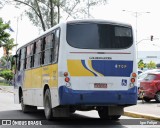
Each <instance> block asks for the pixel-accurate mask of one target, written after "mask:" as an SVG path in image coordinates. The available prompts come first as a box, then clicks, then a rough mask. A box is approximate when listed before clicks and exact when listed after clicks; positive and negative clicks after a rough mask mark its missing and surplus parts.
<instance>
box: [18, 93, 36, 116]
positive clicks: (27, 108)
mask: <svg viewBox="0 0 160 128" xmlns="http://www.w3.org/2000/svg"><path fill="white" fill-rule="evenodd" d="M21 108H22V111H23V112H24V113H27V112H33V111H36V110H37V106H30V105H26V104H24V100H23V95H22V96H21Z"/></svg>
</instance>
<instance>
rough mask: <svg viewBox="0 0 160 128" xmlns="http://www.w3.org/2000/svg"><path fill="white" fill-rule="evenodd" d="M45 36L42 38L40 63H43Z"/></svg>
mask: <svg viewBox="0 0 160 128" xmlns="http://www.w3.org/2000/svg"><path fill="white" fill-rule="evenodd" d="M45 38H46V37H44V38H43V39H42V52H41V58H42V60H41V64H42V65H43V64H44V54H45V45H46V41H45Z"/></svg>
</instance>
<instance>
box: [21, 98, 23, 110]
mask: <svg viewBox="0 0 160 128" xmlns="http://www.w3.org/2000/svg"><path fill="white" fill-rule="evenodd" d="M21 108H22V110H24V103H23V96H22V97H21Z"/></svg>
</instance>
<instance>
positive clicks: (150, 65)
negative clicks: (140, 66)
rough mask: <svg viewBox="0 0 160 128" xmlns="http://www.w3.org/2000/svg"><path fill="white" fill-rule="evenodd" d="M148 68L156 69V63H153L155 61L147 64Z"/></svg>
mask: <svg viewBox="0 0 160 128" xmlns="http://www.w3.org/2000/svg"><path fill="white" fill-rule="evenodd" d="M147 68H148V69H154V68H156V63H155V62H153V61H150V62H149V63H148V64H147Z"/></svg>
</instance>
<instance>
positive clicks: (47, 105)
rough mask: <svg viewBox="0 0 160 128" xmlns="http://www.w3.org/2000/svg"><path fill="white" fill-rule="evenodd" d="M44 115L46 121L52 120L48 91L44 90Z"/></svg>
mask: <svg viewBox="0 0 160 128" xmlns="http://www.w3.org/2000/svg"><path fill="white" fill-rule="evenodd" d="M44 113H45V117H46V119H47V120H51V119H52V118H53V114H52V103H51V95H50V91H49V89H47V90H46V92H45V95H44Z"/></svg>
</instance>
